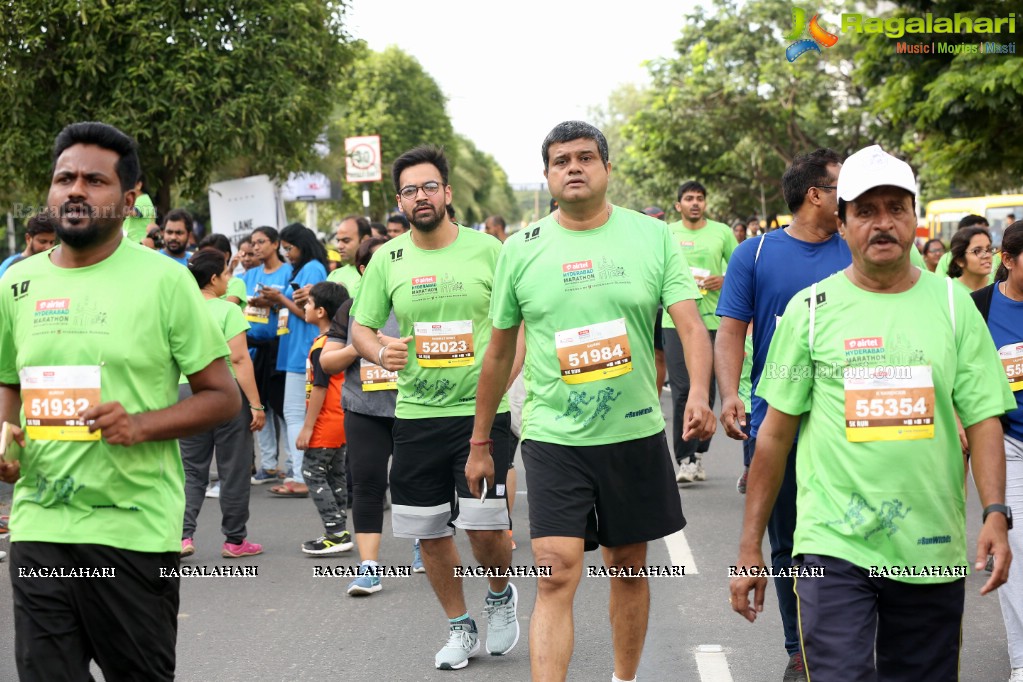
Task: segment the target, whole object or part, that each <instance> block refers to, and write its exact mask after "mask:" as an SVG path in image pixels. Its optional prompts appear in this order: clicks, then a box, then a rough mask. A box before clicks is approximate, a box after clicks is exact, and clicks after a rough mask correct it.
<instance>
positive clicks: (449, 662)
mask: <svg viewBox="0 0 1023 682" xmlns="http://www.w3.org/2000/svg"><path fill="white" fill-rule="evenodd" d="M479 650H480V635H479V632H478V631H477V630H476V623H475V622H473V620H472V619H471V618H470V619H469V620H467V621H465V622H462V623H454V624H452V625H451V629H450V630H449V631H448V641H447V644H445V645H444V648H443V649H441V650H440V651H438V652H437V656H436V658H435V659H434V665H436V666H437V668H438V669H439V670H461V669H462V668H464V667H465V666H467V665H469V659H470V658H472V657H473V656H475V655H476V654H478V653H479Z"/></svg>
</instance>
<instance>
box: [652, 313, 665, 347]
mask: <svg viewBox="0 0 1023 682" xmlns="http://www.w3.org/2000/svg"><path fill="white" fill-rule="evenodd" d="M663 317H664V308H662V307H661V306H657V317H655V318H654V350H664V335H663V334H662V333H661V332H662V328H661V320H662V319H663Z"/></svg>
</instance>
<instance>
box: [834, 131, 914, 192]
mask: <svg viewBox="0 0 1023 682" xmlns="http://www.w3.org/2000/svg"><path fill="white" fill-rule="evenodd" d="M883 185H890V186H892V187H900V188H902V189H904V190H906V191H907V192H909V193H910V194H913V195H915V194H916V192H917V187H916V178H915V177H913V169H912V168H910V167H909V164H908V163H906V162H905V161H902V160H900V159H896V158H895V157H894V156H892V155H891V154H889V153H888V152H886V151H885V150H883V149H881V147H880V146H879V145H876V144H874V145H871V146H869V147H864V148H863V149H861V150H859V151H858V152H856V153H855V154H853V155H852V156H850V157H849V158H848V159H846V160H845V161H844V162H843V163H842V170H841V171H840V172H839V174H838V198H839V199H842V200H843V201H855V200H856V199H857V198H858V197H859V196H860V195H861V194H863V193H864V192H866V191H868V190H872V189H874V188H875V187H881V186H883Z"/></svg>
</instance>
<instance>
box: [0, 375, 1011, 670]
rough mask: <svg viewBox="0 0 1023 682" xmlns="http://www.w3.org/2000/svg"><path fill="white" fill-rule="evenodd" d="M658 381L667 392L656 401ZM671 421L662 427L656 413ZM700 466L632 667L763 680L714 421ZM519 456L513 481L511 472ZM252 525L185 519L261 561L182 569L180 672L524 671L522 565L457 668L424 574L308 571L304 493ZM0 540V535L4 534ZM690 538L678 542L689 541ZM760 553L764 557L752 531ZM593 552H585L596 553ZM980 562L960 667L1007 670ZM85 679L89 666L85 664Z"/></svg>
mask: <svg viewBox="0 0 1023 682" xmlns="http://www.w3.org/2000/svg"><path fill="white" fill-rule="evenodd" d="M668 400H669V394H668V393H665V395H664V403H665V404H667V401H668ZM669 432H670V427H669ZM705 462H706V468H707V471H708V475H709V480H707V481H706V482H702V483H697V484H691V485H687V486H684V487H680V494H681V496H682V503H683V509H684V510H685V514H686V517H687V519H688V520H689V525H688V526H687V527H686V529H685V531H684V534H683V535H684V540H683V539H682V538H681V537H675V538H671V540H670V541H658V542H656V543H653V544H652V545H651V547H650V553H649V554H650V556H649V561H648V563H649V564H650V565H661V564H673V563H674V564H684V565H685V566H686V569H685V573H686V574H685V576H684V577H674V578H670V577H669V578H656V579H652V580H651V602H652V606H651V616H650V629H649V633H648V636H647V640H646V647H645V649H644V653H643V659H642V663H641V665H640V669H639V677H638V679H639V680H642V681H644V682H662V681H678V682H690V681H691V682H729V681H731V682H763V681H773V680H780V679H781V674H782V670H783V669H784V667H785V663H786V662H787V656H786V655H785V652H784V650H783V647H782V638H781V620H780V618H779V616H778V611H777V606H776V601H775V599H774V594H773V587H772V588H771V589H770V590H769V592H768V601H767V604H766V606H765V610H764V613H763V614H762V616H761V618H760V619H758V621H757V622H756V623H755V624H749V623H747V622H746V621H745V620H743V619H741V618H740V617H739V616H738V615H736V614H734V613H733V612H732V611H731V610H730V608H729V607H728V604H727V597H728V577H727V567H728V566H729V565H730V564H732V562H734V561H735V557H736V549H737V541H738V535H739V527H740V523H741V516H742V505H743V499H744V498H743V497H742V496H740V495H739V494H738V493H737V492H736V490H735V478H736V476H737V474H738V473H739V471H740V469H741V448H740V446H739V445H738V444H737V443H735V442H733V441H730V440H728V439H727V438H725V437H724V436H723V433H722V432H721V431H720V430H719V433H718V435H717V436H716V437H715V439H714V442H713V444H712V446H711V451H710V453H709V455H708V456H707V457H706V459H705ZM522 479H523V477H522V473H521V469H520V479H519V480H520V488H525V485H523V483H522ZM252 492H253V495H252V501H251V522H250V524H249V537H250V539H251V540H253V541H255V542H260V543H263V545H264V548H265V553H264V554H263V555H261V556H257V557H250V558H247V559H241V560H234V561H232V560H226V559H222V558H221V557H220V543H222V542H223V538H222V537H221V536H220V535H219V532H218V527H219V523H218V521H219V518H218V516H219V515H218V510H217V506H216V500H210V499H208V500H206V505H205V506H204V508H203V512H202V514H201V515H200V519H199V531H198V533H197V534H196V546H197V549H198V551H197V553H196V554H195V555H194V556H193V557H191V558H190V559H188V560H187V562H186V563H187V564H189V565H192V566H197V565H203V566H211V567H212V566H216V565H224V564H230V565H245V566H252V567H255V568H256V570H257V572H258V575H256V576H252V577H237V578H213V577H189V578H182V588H181V609H180V615H179V618H180V621H179V626H180V627H179V632H178V660H177V665H178V679H179V680H185V681H188V682H191V681H197V682H198V681H206V680H216V681H218V682H232V681H235V680H237V681H239V682H249V681H250V680H254V679H259V680H265V681H268V682H269V681H276V680H280V681H282V682H291V681H296V680H319V679H327V678H330V679H340V680H363V679H365V680H381V681H387V682H391V681H393V682H412V681H429V680H451V679H452V678H460V679H463V680H488V681H493V682H521V681H523V680H528V679H529V656H528V646H527V636H526V633H527V632H528V628H529V618H530V613H531V611H532V605H533V601H534V599H535V595H536V589H535V579H519V580H517V581H516V585H517V587H518V590H519V601H520V606H519V618H520V622H521V626H522V638H521V639H520V641H519V644H518V645H517V646H516V648H515V649H514V650H513V651H512V652H511V653H510V654H508V655H507V656H504V657H491V656H487V655H485V653H484V654H482V655H480V656H478V657H476V658H475V659H473V660H472V661H471V662H470V664H469V666H468V667H467V668H465V669H463V670H461V671H455V672H444V671H439V670H435V669H434V668H433V656H434V653H435V652H436V651H437V650H438V649H439V648H440V647H441V646H442V645H443V643H444V641H445V638H446V621H445V618H444V614H443V613H442V612H441V610H440V607H439V605H438V604H437V602H436V599H435V598H434V596H433V594H432V592H431V590H430V587H429V585H428V582H427V578H426V576H425V575H423V574H419V575H413V576H411V577H408V578H390V579H385V580H384V582H383V586H384V589H383V590H382V591H381V592H378V593H377V594H374V595H372V596H370V597H366V598H360V599H356V598H352V597H349V596H347V595H346V594H345V593H344V588H345V586H346V585H347V583H348V579H346V578H336V577H317V576H315V575H314V571H315V570H316V568H317V567H324V566H349V565H351V566H354V565H357V563H358V558H357V555H356V553H355V552H354V551H353V552H351V553H349V554H344V555H334V556H332V557H328V558H313V557H308V556H305V555H303V554H302V553H301V552H300V551H299V545H300V544H301V542H302V541H304V540H308V539H310V538H313V537H315V536H316V535H318V534H319V532H320V529H319V524H318V518H317V516H316V512H315V510H314V507H313V504H312V502H311V501H310V500H308V499H304V500H302V499H299V500H286V499H276V498H271V497H269V495H268V494H267V492H266V486H257V487H254V488H253V491H252ZM524 493H525V491H524V490H523V491H522V492H521V493H520V494H519V495H518V496H517V503H516V505H515V510H514V514H513V519H514V523H515V526H516V533H515V537H516V540H517V541H518V545H519V549H518V550H517V551H516V552H515V554H514V558H513V563H514V564H515V565H518V566H530V565H532V564H533V556H532V553H531V552H530V548H529V542H528V539H527V513H528V512H527V508H528V504H529V497H528V494H524ZM969 504H970V507H969V522H968V526H969V529H970V530H971V531H972V532H971V534H970V543H971V545H970V547H971V549H970V552H971V556H972V551H973V549H972V548H973V543H975V542H976V532H977V530H978V529H979V526H980V509H979V503H978V501H977V495H976V490H975V488H973V487H972V481H971V482H970V497H969ZM389 519H390V516H389V513H388V515H387V517H386V518H385V520H384V528H385V532H384V538H383V546H382V551H381V560H382V563H383V564H385V565H396V566H397V565H407V564H408V563H409V562H410V560H411V548H410V544H409V542H408V541H406V540H397V539H395V538H393V537H391V536H390V534H389V527H390V520H389ZM457 542H458V547H459V551H460V552H461V555H462V560H463V564H468V565H475V562H474V561H473V560H472V557H471V552H470V550H469V546H468V542H467V540H466V539H465V536H464V534H460V535H459V536H458V539H457ZM6 545H7V542H6V541H0V549H7V547H6ZM687 552H688V553H687ZM765 555H768V556H769V553H768V552H767V548H766V543H765ZM599 562H600V557H599V553H597V552H592V553H589V554H587V563H588V564H590V565H594V566H596V565H599ZM8 568H9V564H8V563H6V562H4V563H0V682H6V681H7V680H15V679H17V674H16V671H15V667H14V661H13V638H14V635H13V624H12V612H11V608H10V607H9V603H10V598H11V587H10V582H9V580H8V577H7V573H8ZM983 581H984V576H983V575H971V576H970V577H969V578H968V579H967V597H966V618H965V622H964V628H963V653H962V675H961V678H960V679H961V681H962V682H998V681H999V680H1004V679H1006V678H1007V677H1008V669H1009V664H1008V655H1007V653H1006V641H1005V631H1004V627H1003V625H1002V618H1001V612H1000V609H999V606H998V599H997V597H996V596H995V595H991V596H988V597H980V595H979V591H980V586H981V584H982V583H983ZM485 590H486V583H485V581H484V580H483V579H482V578H466V580H465V593H466V598H467V602H468V604H469V608H470V613H471V614H472V615H473V616H474V617H475V618H477V620H479V619H480V618H481V617H482V607H483V596H484V593H485ZM607 600H608V579H607V578H598V577H594V578H585V577H584V578H583V580H582V583H581V585H580V588H579V592H578V595H577V597H576V603H575V628H576V631H575V651H574V655H573V657H572V663H571V668H570V671H569V676H568V677H569V679H570V680H579V681H582V682H590V681H594V682H606V681H607V680H610V679H611V672H612V664H611V641H610V628H609V626H608V623H607ZM97 679H102V677H101V676H100V675H99V674H98V673H97Z"/></svg>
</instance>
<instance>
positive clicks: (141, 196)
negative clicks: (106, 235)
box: [123, 173, 156, 244]
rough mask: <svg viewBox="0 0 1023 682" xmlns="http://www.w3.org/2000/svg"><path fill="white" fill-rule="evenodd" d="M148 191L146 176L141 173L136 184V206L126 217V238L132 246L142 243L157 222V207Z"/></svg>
mask: <svg viewBox="0 0 1023 682" xmlns="http://www.w3.org/2000/svg"><path fill="white" fill-rule="evenodd" d="M146 189H147V188H146V176H145V174H144V173H139V180H138V182H136V183H135V205H134V206H132V208H131V211H130V212H129V213H128V215H126V216H125V217H124V226H123V230H124V236H125V237H127V238H128V241H129V242H131V243H132V244H139V243H141V242H142V240H143V239H145V236H146V232H147V231H148V230H149V226H150V225H152V224H153V223H155V222H156V207H155V206H153V200H152V199H150V198H149V194H148V192H146Z"/></svg>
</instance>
